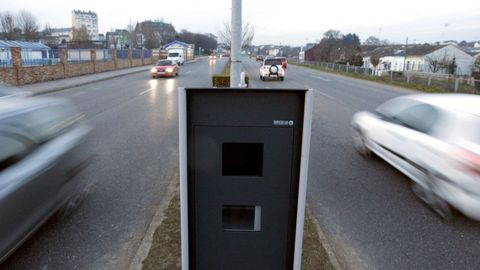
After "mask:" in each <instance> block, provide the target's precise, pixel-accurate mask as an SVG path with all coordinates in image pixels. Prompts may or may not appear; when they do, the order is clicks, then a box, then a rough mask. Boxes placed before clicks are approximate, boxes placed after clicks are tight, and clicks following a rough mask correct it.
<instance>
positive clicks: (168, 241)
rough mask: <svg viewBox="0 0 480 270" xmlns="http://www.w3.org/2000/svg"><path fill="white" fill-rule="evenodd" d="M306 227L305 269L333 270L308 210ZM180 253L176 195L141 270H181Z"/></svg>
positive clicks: (177, 200)
mask: <svg viewBox="0 0 480 270" xmlns="http://www.w3.org/2000/svg"><path fill="white" fill-rule="evenodd" d="M304 228H305V230H304V236H303V237H304V240H303V256H302V269H303V270H333V269H334V267H333V266H332V264H331V263H330V261H329V259H328V255H327V252H326V251H325V249H324V248H323V246H322V243H321V242H320V238H319V237H318V233H317V231H316V229H315V228H316V227H315V223H314V217H313V216H312V215H311V214H310V212H309V211H306V213H305V227H304ZM180 254H181V243H180V196H179V194H178V192H177V194H176V195H175V196H174V197H173V198H172V200H171V201H170V203H169V205H168V208H167V210H166V213H165V218H164V219H163V221H162V224H161V225H160V226H159V227H158V228H157V229H156V231H155V234H154V236H153V242H152V246H151V247H150V251H149V253H148V256H147V258H145V260H144V261H143V267H142V270H180V269H181V257H180Z"/></svg>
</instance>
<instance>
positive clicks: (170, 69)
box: [165, 68, 173, 73]
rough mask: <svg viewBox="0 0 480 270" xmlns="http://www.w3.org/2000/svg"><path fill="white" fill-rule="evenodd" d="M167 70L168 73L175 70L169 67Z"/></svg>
mask: <svg viewBox="0 0 480 270" xmlns="http://www.w3.org/2000/svg"><path fill="white" fill-rule="evenodd" d="M165 71H166V72H168V73H170V72H173V68H167V69H166V70H165Z"/></svg>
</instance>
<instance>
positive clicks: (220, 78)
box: [212, 75, 250, 87]
mask: <svg viewBox="0 0 480 270" xmlns="http://www.w3.org/2000/svg"><path fill="white" fill-rule="evenodd" d="M245 83H246V84H247V87H248V85H249V83H250V78H249V77H248V76H245ZM212 85H213V87H230V75H213V76H212Z"/></svg>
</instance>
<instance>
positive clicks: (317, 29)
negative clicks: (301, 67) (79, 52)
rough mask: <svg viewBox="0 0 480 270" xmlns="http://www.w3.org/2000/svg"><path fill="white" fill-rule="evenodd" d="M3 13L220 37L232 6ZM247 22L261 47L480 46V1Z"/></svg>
mask: <svg viewBox="0 0 480 270" xmlns="http://www.w3.org/2000/svg"><path fill="white" fill-rule="evenodd" d="M0 7H1V9H0V11H10V12H13V13H17V12H18V11H20V10H27V11H30V12H31V13H32V14H34V15H35V16H36V18H37V20H38V23H39V25H40V27H41V28H44V26H45V24H47V23H48V24H50V25H51V27H54V28H56V27H71V12H72V10H73V9H76V10H84V11H89V10H91V11H93V12H96V13H97V15H98V20H99V31H100V33H105V32H106V31H110V30H111V29H117V28H119V29H121V28H126V26H127V25H128V24H129V22H130V21H131V22H133V23H136V22H137V21H143V20H149V19H150V20H155V19H163V20H164V21H165V22H169V23H172V24H173V26H174V27H175V29H176V30H177V31H180V30H182V29H187V30H189V31H191V32H197V33H213V34H216V35H217V34H218V33H219V32H220V31H221V30H222V28H223V23H224V22H228V21H230V15H231V10H230V7H231V0H204V1H201V0H176V1H172V0H168V1H167V0H156V1H152V0H136V1H129V2H124V1H101V0H81V1H80V0H69V1H65V0H63V1H58V0H42V1H33V0H14V1H12V0H0ZM242 19H243V22H249V23H250V24H252V25H253V26H254V28H255V38H254V40H253V43H254V44H255V45H265V44H275V45H280V44H282V45H293V46H301V45H304V44H305V43H312V42H315V41H317V40H320V39H321V38H322V34H323V33H324V32H325V31H327V30H329V29H337V30H340V31H341V32H342V33H356V34H357V35H359V36H360V39H361V40H362V41H363V40H365V39H366V38H368V37H369V36H371V35H373V36H377V37H379V38H380V39H388V40H389V41H390V42H395V43H404V42H405V39H406V37H408V38H409V42H410V43H412V42H415V43H425V42H435V41H439V40H457V41H461V40H467V41H474V40H475V41H477V40H480V0H456V1H444V0H402V1H385V0H383V1H377V0H369V1H358V0H347V1H346V0H337V1H322V0H276V1H272V0H263V1H262V0H243V1H242Z"/></svg>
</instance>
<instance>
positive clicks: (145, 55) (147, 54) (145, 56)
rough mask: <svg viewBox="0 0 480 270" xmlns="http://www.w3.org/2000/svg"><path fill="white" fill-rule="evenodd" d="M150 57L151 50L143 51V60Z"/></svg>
mask: <svg viewBox="0 0 480 270" xmlns="http://www.w3.org/2000/svg"><path fill="white" fill-rule="evenodd" d="M151 57H152V51H151V50H144V51H143V58H151Z"/></svg>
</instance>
